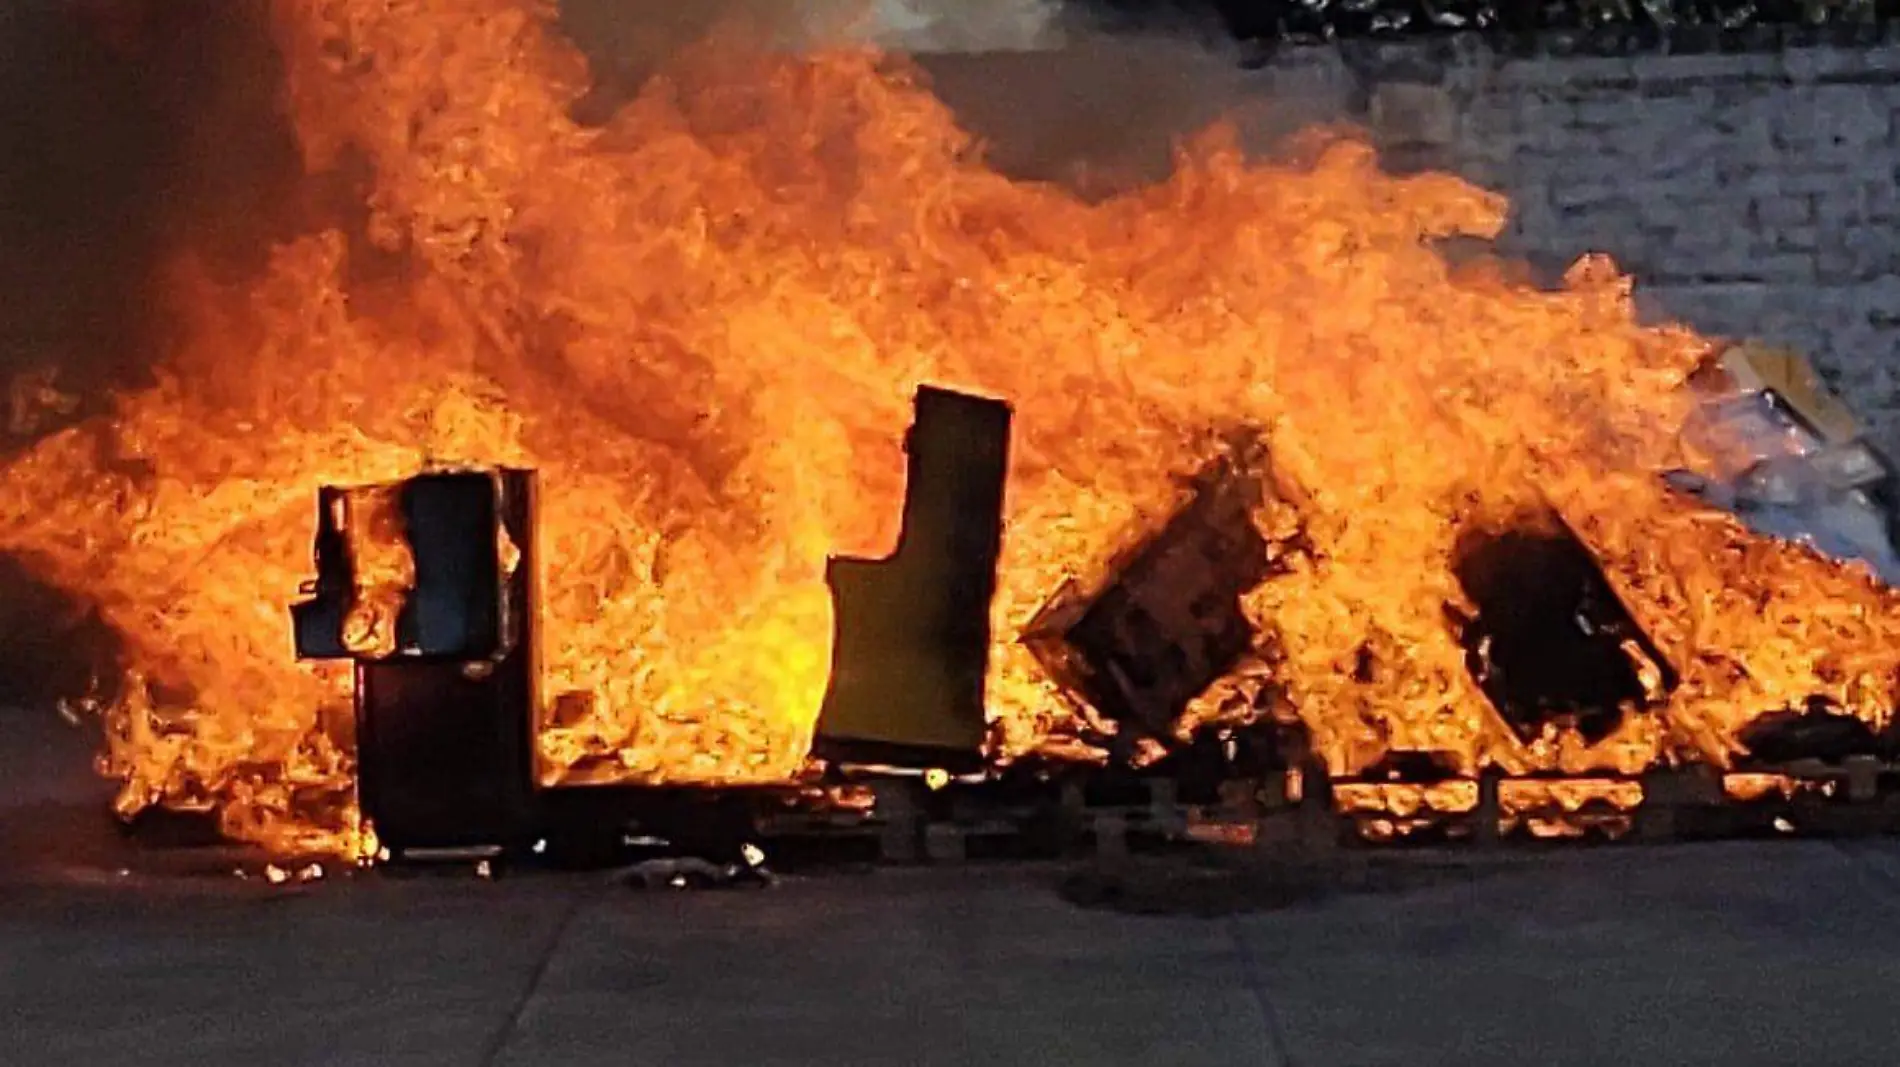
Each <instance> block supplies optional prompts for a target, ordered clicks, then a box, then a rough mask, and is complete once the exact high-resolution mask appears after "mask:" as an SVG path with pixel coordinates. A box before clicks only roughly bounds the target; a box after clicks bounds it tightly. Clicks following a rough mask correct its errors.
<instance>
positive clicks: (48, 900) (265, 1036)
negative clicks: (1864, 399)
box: [0, 743, 1900, 1067]
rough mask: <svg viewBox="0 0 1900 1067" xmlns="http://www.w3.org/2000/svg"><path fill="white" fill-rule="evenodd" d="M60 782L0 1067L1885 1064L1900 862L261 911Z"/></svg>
mask: <svg viewBox="0 0 1900 1067" xmlns="http://www.w3.org/2000/svg"><path fill="white" fill-rule="evenodd" d="M62 744H63V743H62ZM55 747H58V746H55ZM15 752H16V753H17V752H18V749H15ZM9 762H10V763H12V762H13V761H11V760H10V761H9ZM13 766H15V767H16V768H20V769H22V770H23V771H25V770H28V765H27V764H26V763H13ZM29 773H30V771H29ZM23 780H25V779H24V778H23V777H20V776H16V778H15V779H14V781H15V783H16V785H17V784H18V783H19V782H20V781H23ZM41 784H42V785H44V784H45V783H41ZM85 788H86V787H82V786H80V785H71V786H70V788H69V789H68V791H67V792H64V793H61V792H59V791H58V790H54V793H55V794H56V795H57V796H59V797H60V798H61V799H59V800H58V802H56V803H37V804H36V803H25V802H24V801H25V800H29V799H31V798H23V797H22V796H21V795H20V794H19V792H18V791H17V790H14V791H10V792H8V793H5V794H0V802H11V804H10V806H4V805H0V829H4V828H6V827H11V829H12V833H13V836H12V838H11V839H10V844H9V845H8V847H7V850H6V851H5V852H4V856H5V860H4V862H5V864H6V866H5V867H4V868H0V1022H3V1023H4V1029H3V1030H0V1033H3V1034H4V1036H3V1037H0V1063H6V1064H15V1063H17V1064H22V1065H28V1064H32V1065H41V1064H44V1065H58V1064H79V1065H88V1067H90V1065H97V1064H120V1065H140V1064H152V1065H164V1064H181V1065H183V1064H191V1065H194V1067H197V1065H203V1064H225V1063H250V1064H271V1065H302V1064H311V1065H316V1064H367V1065H382V1064H443V1065H470V1067H473V1065H478V1064H482V1065H486V1064H498V1065H499V1064H506V1065H529V1064H552V1065H584V1064H594V1063H599V1064H615V1065H619V1064H635V1063H654V1064H669V1065H674V1064H677V1065H681V1067H692V1065H701V1064H707V1065H710V1064H731V1065H736V1067H767V1065H772V1064H824V1065H825V1067H847V1065H857V1064H863V1065H884V1064H946V1065H948V1064H992V1063H993V1064H1019V1063H1020V1064H1035V1065H1049V1064H1144V1065H1146V1064H1183V1065H1194V1067H1205V1065H1211V1064H1228V1063H1233V1064H1263V1065H1278V1064H1303V1065H1327V1067H1330V1065H1345V1067H1377V1065H1386V1064H1393V1065H1398V1064H1403V1065H1406V1067H1421V1065H1430V1064H1458V1065H1477V1064H1493V1063H1495V1064H1509V1065H1512V1067H1568V1065H1597V1064H1617V1065H1620V1064H1629V1063H1648V1064H1672V1065H1688V1064H1711V1065H1717V1064H1719V1065H1722V1067H1740V1065H1748V1064H1776V1065H1780V1064H1787V1063H1825V1064H1830V1065H1834V1067H1844V1065H1854V1064H1866V1065H1869V1067H1889V1065H1891V1064H1894V1063H1897V1062H1900V1012H1895V1011H1893V1010H1892V1009H1891V1007H1890V1002H1889V1001H1888V999H1887V998H1888V997H1889V996H1891V995H1892V994H1891V991H1892V990H1893V989H1894V988H1895V985H1896V981H1900V845H1896V844H1884V843H1883V844H1876V845H1868V846H1852V847H1849V848H1839V847H1835V846H1833V845H1829V844H1826V843H1822V842H1805V841H1771V842H1759V843H1737V844H1723V845H1706V846H1685V847H1672V848H1646V847H1635V846H1631V847H1614V848H1599V849H1587V850H1575V851H1566V852H1557V853H1549V852H1540V853H1537V854H1535V855H1522V854H1520V855H1518V856H1517V857H1516V858H1513V859H1512V860H1510V861H1509V862H1508V863H1505V864H1503V865H1502V867H1500V868H1497V869H1493V870H1490V871H1489V873H1488V874H1487V875H1486V876H1477V875H1467V876H1461V877H1454V878H1452V879H1450V880H1443V881H1439V882H1437V883H1436V884H1432V885H1429V886H1425V887H1418V888H1412V889H1407V890H1388V891H1382V892H1378V893H1368V894H1362V895H1355V896H1345V897H1337V898H1333V899H1329V900H1326V901H1324V902H1321V903H1315V904H1306V905H1301V906H1298V907H1294V908H1290V909H1286V910H1280V911H1270V912H1253V913H1246V914H1238V915H1227V916H1221V917H1216V918H1182V917H1138V916H1131V915H1124V914H1118V913H1112V912H1107V911H1099V910H1085V909H1083V908H1079V907H1076V906H1074V905H1072V904H1070V903H1067V902H1065V901H1064V899H1063V898H1062V897H1060V896H1058V894H1057V892H1056V890H1055V884H1056V882H1057V880H1058V878H1059V877H1060V876H1061V874H1062V873H1063V872H1062V871H1061V870H1059V869H1057V868H1054V867H1047V866H1044V867H1034V866H1030V867H974V868H966V869H963V870H934V871H933V870H917V871H903V872H883V873H864V872H858V873H844V872H840V873H832V874H827V875H823V876H817V875H812V876H806V877H801V878H792V879H787V880H786V881H784V882H782V883H781V884H780V885H778V886H777V887H775V888H771V889H764V890H732V891H724V892H673V891H639V890H635V889H632V888H629V887H627V886H626V885H623V884H619V883H616V882H613V881H610V880H608V879H606V878H604V877H601V876H584V875H574V876H560V875H551V874H536V875H526V874H524V875H520V876H516V877H511V878H505V879H502V880H498V881H492V882H490V881H480V880H476V879H473V878H469V877H466V876H457V877H427V878H420V879H411V880H401V879H394V878H390V877H386V876H381V875H370V876H361V877H354V878H344V879H326V880H325V881H322V882H318V883H313V884H308V885H293V886H288V887H270V886H266V885H263V884H261V883H259V882H257V881H254V880H251V881H246V880H240V879H238V878H235V877H233V876H231V874H230V873H229V864H230V862H231V861H230V858H229V857H227V856H223V855H221V854H218V853H193V854H189V855H186V854H177V853H174V854H166V855H160V856H153V855H149V854H146V855H139V854H133V853H127V852H125V850H124V849H123V847H122V846H120V845H118V844H116V843H114V842H112V841H111V839H110V835H109V834H105V833H104V832H103V826H104V820H103V818H102V817H101V816H100V815H99V813H98V809H97V808H96V807H89V806H87V805H88V804H90V803H91V799H90V798H88V799H87V800H86V801H85V802H84V803H81V802H79V801H78V800H76V799H75V798H76V797H77V796H78V794H79V793H81V792H84V791H85ZM29 830H30V831H33V832H28V831H29ZM29 844H30V845H31V847H29ZM122 872H123V873H122Z"/></svg>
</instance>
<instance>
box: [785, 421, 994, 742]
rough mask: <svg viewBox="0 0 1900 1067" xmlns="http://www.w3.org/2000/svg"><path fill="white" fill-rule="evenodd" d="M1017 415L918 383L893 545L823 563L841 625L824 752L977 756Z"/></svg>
mask: <svg viewBox="0 0 1900 1067" xmlns="http://www.w3.org/2000/svg"><path fill="white" fill-rule="evenodd" d="M1010 420H1011V415H1010V409H1009V406H1008V405H1007V404H1004V403H1001V402H999V401H995V400H987V399H983V398H980V397H974V396H967V395H964V394H961V393H955V392H951V391H949V390H945V389H937V388H932V387H928V386H926V387H924V388H922V389H920V390H918V393H917V400H916V419H915V422H914V423H913V425H912V427H911V430H910V433H909V435H908V437H907V438H906V441H905V449H906V451H907V452H908V454H909V463H908V469H909V474H908V478H909V481H908V487H907V489H906V493H905V498H904V522H903V530H902V533H901V534H900V535H899V538H898V543H897V550H896V551H895V552H894V553H892V555H891V556H890V557H889V558H887V559H882V560H866V559H850V558H834V559H832V560H831V561H830V562H829V564H828V566H827V567H826V581H827V582H828V583H829V584H830V586H831V592H832V600H833V603H834V606H835V611H836V617H837V634H836V639H835V640H834V642H833V645H832V662H831V681H830V685H829V688H828V689H827V691H826V693H825V701H824V705H823V707H822V708H821V710H820V712H819V717H818V730H817V737H816V739H815V741H814V743H813V752H814V754H815V755H818V756H820V757H821V758H825V759H831V760H836V761H841V762H856V763H892V764H908V765H915V766H928V767H943V768H947V769H956V768H963V767H974V766H977V765H979V764H980V763H981V760H982V746H983V740H984V736H985V720H984V707H983V683H984V675H985V673H986V672H987V670H988V666H989V646H990V602H991V600H992V599H993V598H994V597H995V593H996V564H997V558H998V556H999V554H1000V553H1001V550H1002V537H1003V488H1004V479H1005V477H1006V474H1007V469H1008V454H1009V432H1010Z"/></svg>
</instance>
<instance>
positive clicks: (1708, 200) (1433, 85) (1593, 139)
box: [1261, 40, 1900, 454]
mask: <svg viewBox="0 0 1900 1067" xmlns="http://www.w3.org/2000/svg"><path fill="white" fill-rule="evenodd" d="M1261 77H1262V78H1264V79H1266V80H1267V81H1268V82H1269V83H1270V88H1269V91H1270V92H1273V93H1276V94H1284V95H1287V96H1300V97H1303V98H1306V99H1310V97H1311V94H1312V92H1313V89H1312V86H1314V85H1326V86H1329V87H1331V89H1330V91H1331V92H1333V93H1334V95H1335V96H1336V97H1337V98H1338V103H1339V104H1340V105H1341V106H1342V107H1343V108H1344V109H1345V110H1346V111H1347V112H1348V113H1351V114H1356V115H1357V116H1358V117H1359V118H1360V120H1361V121H1363V122H1365V123H1366V124H1367V125H1368V126H1369V127H1370V128H1371V129H1372V130H1373V132H1374V135H1375V137H1377V138H1378V139H1379V140H1380V142H1381V145H1382V148H1383V149H1384V151H1385V152H1386V154H1387V157H1388V159H1390V160H1391V161H1392V163H1393V165H1395V166H1403V167H1411V168H1416V167H1425V166H1429V167H1434V168H1438V169H1446V170H1451V171H1455V172H1458V173H1461V174H1463V175H1465V176H1466V177H1469V178H1471V179H1472V180H1474V181H1476V182H1478V183H1479V184H1482V185H1484V186H1486V187H1489V188H1493V189H1496V190H1498V191H1500V192H1503V193H1505V194H1507V195H1509V196H1510V197H1511V200H1512V203H1513V204H1514V205H1515V207H1514V216H1513V218H1512V221H1511V224H1510V227H1509V230H1508V232H1507V233H1506V235H1505V236H1504V238H1503V239H1502V242H1501V243H1502V245H1503V248H1504V250H1505V251H1507V252H1510V253H1513V254H1517V255H1521V256H1523V257H1525V258H1527V259H1529V260H1530V261H1531V262H1533V263H1535V264H1538V265H1539V266H1540V267H1543V268H1545V269H1548V270H1551V271H1555V270H1559V269H1561V267H1562V266H1563V265H1564V264H1566V263H1568V262H1570V261H1571V260H1573V259H1575V257H1576V256H1577V255H1579V254H1581V253H1584V252H1588V251H1604V252H1608V253H1610V254H1611V255H1613V256H1614V257H1615V258H1616V259H1617V260H1618V261H1619V262H1621V263H1622V264H1623V265H1624V267H1625V268H1626V269H1628V270H1629V271H1630V272H1631V273H1632V274H1634V275H1635V276H1636V279H1637V282H1638V288H1639V292H1640V293H1641V294H1642V301H1643V307H1644V309H1645V313H1646V314H1649V315H1652V316H1653V317H1655V318H1658V319H1674V320H1679V321H1684V322H1687V323H1690V324H1692V325H1694V326H1696V327H1698V328H1699V329H1702V330H1705V331H1708V332H1713V333H1719V334H1729V335H1740V336H1751V337H1762V338H1767V339H1771V340H1777V341H1784V342H1788V343H1791V344H1794V345H1797V346H1799V347H1801V348H1803V349H1805V350H1807V351H1809V352H1811V353H1812V354H1813V355H1814V356H1815V360H1816V363H1817V364H1818V365H1819V367H1820V369H1821V371H1822V373H1823V375H1825V376H1826V377H1827V378H1828V379H1829V380H1830V381H1832V382H1833V383H1834V384H1835V386H1836V387H1837V388H1838V389H1840V390H1841V392H1842V393H1843V394H1844V395H1845V396H1846V397H1847V398H1848V399H1849V401H1850V403H1852V404H1853V405H1854V407H1855V408H1856V410H1858V411H1859V412H1860V414H1861V415H1862V417H1863V418H1864V419H1865V420H1866V422H1867V423H1868V424H1869V428H1870V432H1871V434H1872V436H1873V437H1874V439H1875V440H1876V441H1877V442H1879V443H1880V444H1882V445H1883V446H1885V447H1886V448H1887V449H1888V450H1889V451H1890V452H1893V453H1895V454H1900V243H1897V242H1896V240H1895V236H1894V234H1895V230H1896V223H1900V195H1897V194H1896V186H1895V183H1896V179H1897V178H1900V123H1897V122H1896V118H1895V111H1896V109H1900V43H1896V42H1894V41H1891V40H1889V41H1885V42H1871V43H1861V44H1856V45H1851V46H1850V45H1844V44H1835V45H1821V44H1808V45H1805V46H1796V47H1780V48H1760V49H1755V50H1751V51H1746V52H1729V53H1708V54H1672V53H1670V52H1669V51H1668V50H1667V49H1666V48H1652V49H1647V50H1637V51H1631V52H1630V53H1628V54H1622V55H1609V56H1604V55H1575V54H1562V53H1560V52H1559V51H1556V50H1554V49H1545V48H1539V47H1520V48H1516V49H1513V50H1508V51H1507V50H1503V49H1500V48H1497V47H1494V46H1492V45H1490V44H1487V43H1483V42H1478V41H1472V40H1452V41H1448V42H1435V43H1431V44H1411V45H1398V46H1390V45H1381V46H1378V47H1376V48H1368V47H1360V48H1357V49H1352V48H1349V47H1346V46H1333V47H1327V48H1316V49H1307V50H1300V51H1290V52H1286V53H1282V54H1281V55H1279V56H1276V57H1274V58H1273V60H1272V61H1271V62H1270V63H1269V65H1268V66H1267V68H1266V69H1265V70H1264V71H1262V73H1261ZM1342 86H1343V88H1342Z"/></svg>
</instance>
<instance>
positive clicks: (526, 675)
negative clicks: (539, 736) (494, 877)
mask: <svg viewBox="0 0 1900 1067" xmlns="http://www.w3.org/2000/svg"><path fill="white" fill-rule="evenodd" d="M382 488H383V487H379V490H380V489H382ZM534 489H535V485H534V475H533V473H532V472H529V471H515V470H508V471H499V472H487V471H475V472H457V473H449V474H429V475H423V476H421V477H417V478H414V479H411V480H409V481H407V482H404V483H402V484H401V485H400V486H398V487H395V491H396V492H397V493H398V499H399V507H400V511H401V514H402V517H403V524H404V529H403V536H404V537H405V539H406V540H407V541H408V543H409V548H410V550H411V552H412V553H413V556H414V559H415V575H416V580H415V586H414V588H413V589H412V590H411V591H410V593H409V595H408V597H407V598H406V601H405V602H404V604H403V606H402V608H401V610H400V612H399V614H398V616H397V626H396V642H395V648H394V650H393V651H391V652H389V653H388V654H386V655H373V654H359V653H356V652H352V651H351V650H349V649H348V648H347V647H346V646H345V643H344V640H343V634H342V620H343V618H344V616H345V615H346V613H347V612H348V610H349V606H350V604H349V601H350V598H351V597H352V596H353V595H354V594H353V581H352V578H353V564H352V561H351V559H350V554H349V549H348V543H347V537H346V530H345V529H344V528H343V523H344V522H345V521H347V519H346V514H347V513H346V510H345V508H344V507H343V506H342V505H343V501H344V498H345V497H346V496H347V495H348V494H351V493H360V492H365V490H346V489H332V488H326V489H324V490H323V491H322V492H321V494H320V507H319V509H318V526H317V536H316V555H317V575H318V577H317V579H316V581H315V582H313V583H312V584H311V586H310V587H309V589H308V592H309V593H310V594H311V597H310V599H308V600H306V601H304V602H303V603H300V604H297V605H295V606H294V607H293V608H292V609H291V611H292V616H293V619H294V621H295V628H296V636H297V652H298V655H299V656H300V657H303V658H306V659H350V660H354V661H355V663H356V742H357V792H358V796H359V799H360V801H361V804H362V808H363V813H364V815H365V816H366V817H367V818H368V819H369V820H370V823H371V825H372V826H374V828H375V830H376V834H377V836H378V838H379V839H380V840H381V841H382V843H383V844H384V845H385V846H386V847H388V848H389V850H390V852H391V854H392V855H394V856H397V857H401V856H402V855H403V854H404V853H406V852H412V851H417V850H422V851H426V850H430V849H472V848H493V849H505V848H508V847H511V846H514V845H516V844H519V843H521V842H522V839H523V838H524V837H525V836H526V835H528V834H529V833H531V827H532V825H533V822H534V818H535V811H534V803H535V797H534V792H535V790H534V765H533V753H534V744H533V733H534V719H535V707H536V688H537V678H536V672H537V670H538V664H537V663H536V656H535V589H534V566H535V555H534V554H535V541H534V532H535V531H534V506H535V505H534ZM503 531H505V532H506V535H507V542H508V543H511V544H512V545H513V547H514V550H515V555H514V559H513V560H512V561H511V562H512V564H513V565H512V566H504V563H503V561H502V558H501V551H500V548H499V546H500V544H501V543H502V539H501V534H502V532H503Z"/></svg>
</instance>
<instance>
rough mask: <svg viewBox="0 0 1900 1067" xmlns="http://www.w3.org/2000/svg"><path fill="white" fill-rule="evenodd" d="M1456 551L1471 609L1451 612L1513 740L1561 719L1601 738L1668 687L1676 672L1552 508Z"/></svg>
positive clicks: (1470, 538) (1477, 536) (1471, 536)
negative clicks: (1473, 607)
mask: <svg viewBox="0 0 1900 1067" xmlns="http://www.w3.org/2000/svg"><path fill="white" fill-rule="evenodd" d="M1455 552H1456V563H1455V564H1454V568H1455V571H1456V574H1457V578H1458V582H1459V584H1460V585H1461V586H1462V587H1463V589H1464V591H1465V595H1466V596H1467V597H1469V598H1470V600H1471V602H1472V603H1473V604H1475V605H1476V607H1477V609H1478V610H1477V614H1476V616H1475V617H1464V616H1462V615H1456V614H1455V617H1454V620H1453V621H1454V626H1455V628H1456V629H1457V631H1458V633H1459V638H1460V641H1461V643H1462V644H1463V646H1464V649H1465V656H1466V665H1467V666H1468V668H1469V669H1470V671H1471V674H1472V677H1473V678H1475V679H1476V680H1477V681H1478V684H1479V686H1480V687H1481V688H1482V689H1483V690H1484V693H1485V695H1486V696H1487V697H1489V698H1490V701H1491V704H1492V706H1493V707H1495V708H1496V709H1497V711H1498V713H1499V714H1500V715H1501V716H1502V717H1503V718H1504V719H1505V721H1506V722H1508V723H1509V724H1510V726H1511V729H1512V730H1513V731H1515V732H1516V733H1517V735H1518V736H1519V737H1520V738H1522V739H1524V740H1526V741H1529V740H1531V739H1533V738H1535V737H1537V736H1538V735H1539V734H1541V733H1542V732H1543V730H1544V728H1545V726H1546V725H1548V724H1558V723H1567V724H1570V725H1573V726H1574V727H1575V728H1576V729H1577V731H1578V732H1579V733H1580V734H1581V735H1582V736H1583V737H1584V738H1585V739H1587V740H1589V741H1592V742H1595V741H1600V740H1602V739H1604V738H1605V737H1608V736H1609V735H1610V734H1611V733H1612V732H1614V731H1615V730H1616V728H1617V726H1618V725H1619V724H1620V723H1621V722H1622V719H1623V715H1624V713H1625V710H1626V709H1629V708H1638V709H1645V708H1650V707H1653V706H1655V705H1656V704H1657V703H1658V702H1659V701H1660V700H1661V699H1662V698H1663V697H1664V696H1665V695H1666V694H1667V693H1668V692H1669V690H1671V689H1673V688H1674V687H1675V685H1676V674H1675V671H1674V670H1673V669H1672V668H1671V667H1670V666H1669V664H1668V662H1667V661H1666V660H1665V659H1664V658H1663V655H1662V653H1661V652H1660V651H1659V650H1658V649H1657V648H1656V646H1655V644H1654V643H1653V642H1652V641H1651V640H1650V639H1649V637H1648V636H1647V635H1646V634H1644V633H1643V631H1642V628H1641V627H1640V626H1638V625H1637V623H1636V620H1635V618H1634V617H1633V616H1631V614H1630V612H1629V610H1628V608H1626V607H1625V606H1624V605H1623V603H1622V601H1621V600H1620V599H1618V597H1617V595H1616V592H1615V590H1614V589H1612V588H1611V587H1610V584H1609V581H1608V580H1607V579H1606V578H1605V577H1604V576H1603V572H1602V570H1601V569H1600V568H1599V567H1598V566H1597V563H1596V559H1595V557H1593V556H1592V555H1591V554H1590V551H1589V549H1588V548H1587V547H1585V546H1584V544H1583V542H1582V541H1580V540H1579V539H1578V538H1577V536H1576V534H1575V533H1574V532H1573V531H1571V529H1570V528H1569V526H1568V525H1566V524H1565V523H1564V522H1563V521H1562V519H1560V518H1558V517H1557V516H1556V515H1555V514H1554V513H1552V514H1542V515H1537V516H1534V517H1530V518H1527V519H1525V520H1524V521H1523V522H1522V523H1520V524H1519V525H1517V526H1514V527H1512V528H1510V529H1506V530H1502V531H1496V530H1485V531H1478V532H1473V533H1468V534H1466V535H1464V536H1463V537H1461V538H1460V539H1459V542H1458V544H1457V546H1456V549H1455Z"/></svg>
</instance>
